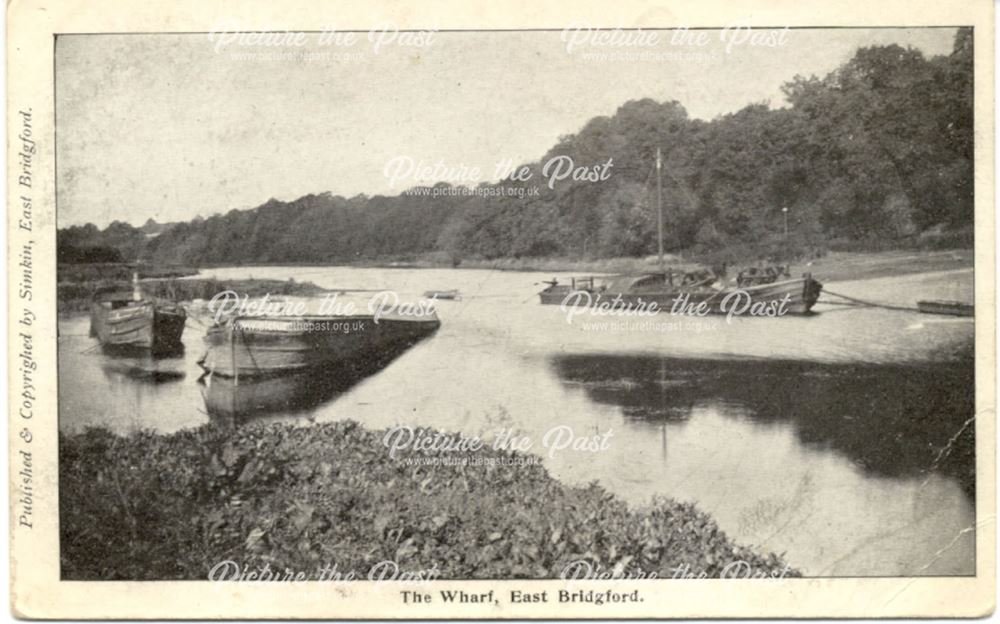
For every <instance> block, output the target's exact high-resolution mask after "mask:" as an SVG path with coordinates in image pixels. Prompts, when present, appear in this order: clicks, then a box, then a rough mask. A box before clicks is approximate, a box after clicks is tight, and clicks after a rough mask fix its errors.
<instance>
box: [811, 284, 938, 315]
mask: <svg viewBox="0 0 1000 624" xmlns="http://www.w3.org/2000/svg"><path fill="white" fill-rule="evenodd" d="M823 294H824V295H831V296H833V297H840V298H841V299H846V300H847V301H850V302H851V303H853V304H855V305H862V306H867V307H870V308H884V309H886V310H899V311H902V312H919V311H920V308H918V307H916V306H901V305H892V304H889V303H878V302H875V301H865V300H864V299H858V298H856V297H848V296H847V295H842V294H840V293H835V292H833V291H830V290H825V289H824V290H823ZM821 303H829V304H833V305H848V304H846V303H843V302H840V301H823V302H821Z"/></svg>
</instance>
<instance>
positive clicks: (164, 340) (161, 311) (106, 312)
mask: <svg viewBox="0 0 1000 624" xmlns="http://www.w3.org/2000/svg"><path fill="white" fill-rule="evenodd" d="M186 321H187V312H186V311H185V310H184V308H182V307H181V306H179V305H174V304H171V303H164V302H159V301H153V300H149V299H144V298H142V296H141V294H140V293H139V291H138V288H136V289H135V290H134V291H133V292H128V291H125V290H123V289H121V288H105V289H101V290H98V291H97V292H96V293H95V294H94V297H93V299H92V300H91V306H90V335H91V336H94V337H96V338H97V339H98V340H99V341H100V343H101V345H102V346H103V347H104V348H106V349H121V350H132V349H139V350H149V351H151V352H152V353H154V354H158V353H171V352H176V351H179V350H181V349H183V343H182V342H181V335H182V334H183V332H184V324H185V322H186Z"/></svg>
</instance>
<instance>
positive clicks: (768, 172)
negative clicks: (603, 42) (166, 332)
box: [59, 29, 974, 265]
mask: <svg viewBox="0 0 1000 624" xmlns="http://www.w3.org/2000/svg"><path fill="white" fill-rule="evenodd" d="M972 59H973V56H972V31H971V29H959V31H958V33H957V35H956V37H955V41H954V46H953V49H952V52H951V53H950V54H947V55H942V56H935V57H931V58H927V57H925V56H924V54H923V53H922V52H920V51H919V50H916V49H913V48H904V47H901V46H898V45H888V46H872V47H865V48H861V49H859V50H857V52H856V53H855V54H854V56H853V57H852V58H851V59H850V60H849V61H847V62H846V63H844V64H843V65H842V66H840V67H838V68H837V69H836V70H835V71H833V72H831V73H829V74H828V75H826V76H825V77H823V78H819V77H815V76H812V77H803V76H795V77H794V78H792V79H791V80H790V81H788V82H787V83H785V84H784V85H783V87H782V92H783V93H784V95H785V98H786V100H787V102H788V105H787V106H786V107H784V108H778V109H772V108H770V107H769V106H768V105H767V103H752V104H750V105H748V106H746V107H745V108H743V109H742V110H740V111H738V112H735V113H732V114H728V115H723V116H720V117H718V118H716V119H713V120H711V121H702V120H697V119H691V118H690V117H688V114H687V112H686V111H685V109H684V107H683V106H682V105H681V104H680V103H679V102H676V101H668V102H657V101H654V100H651V99H641V100H636V101H630V102H627V103H625V104H624V105H623V106H621V107H620V108H619V109H618V110H617V111H616V113H615V114H614V115H612V116H602V117H596V118H594V119H591V120H590V121H589V122H587V124H586V125H584V127H583V128H582V129H580V131H579V132H577V133H575V134H572V135H568V136H564V137H561V138H560V139H559V141H558V142H557V144H556V145H554V146H553V147H552V148H551V150H549V152H548V153H547V154H546V155H545V156H544V157H543V158H542V159H540V160H539V161H538V162H535V163H528V164H527V166H528V167H529V168H530V170H531V171H532V175H531V176H530V178H529V179H528V180H527V181H509V180H508V181H501V182H498V183H496V184H493V185H489V184H484V185H481V186H484V187H489V186H497V185H501V186H506V187H517V186H538V187H540V192H539V193H538V194H537V195H533V194H530V193H527V194H525V195H523V196H522V197H517V196H510V194H507V195H505V196H498V195H490V194H486V193H480V194H453V193H439V194H437V196H434V195H431V194H430V193H426V194H419V193H414V192H409V193H407V192H404V193H401V194H400V195H397V196H382V195H376V196H366V195H358V196H355V197H351V198H345V197H341V196H339V195H333V194H331V193H322V194H314V195H306V196H304V197H300V198H299V199H296V200H294V201H290V202H282V201H278V200H275V199H272V200H270V201H268V202H266V203H265V204H263V205H261V206H258V207H256V208H253V209H250V210H232V211H230V212H228V213H226V214H222V215H215V216H212V217H209V218H207V219H201V218H199V219H196V220H194V221H191V222H187V223H178V224H174V225H172V226H170V227H168V228H166V229H163V228H160V230H162V231H160V232H159V233H158V234H156V235H155V236H150V235H147V234H149V233H150V232H149V231H148V230H149V228H148V227H147V231H146V232H144V231H143V230H141V229H139V228H134V227H132V226H130V225H128V224H125V223H121V222H115V223H112V224H111V225H110V226H109V227H108V228H106V229H105V230H98V228H96V227H95V226H93V225H90V224H88V225H86V226H75V227H71V228H67V229H64V230H61V231H60V232H59V247H60V258H63V257H64V256H65V257H67V258H69V257H80V250H81V249H82V250H84V251H85V250H86V249H88V248H110V249H114V250H117V251H118V252H119V253H120V254H121V257H122V258H123V259H125V260H128V261H131V260H135V259H141V260H143V261H146V262H151V263H166V264H183V265H201V264H241V263H271V262H303V263H339V262H351V261H359V260H360V261H364V260H374V259H404V258H412V257H418V256H419V257H429V258H436V259H439V260H442V261H449V262H452V263H454V264H458V263H460V262H461V261H462V260H464V259H470V258H476V259H493V258H509V257H550V256H563V257H578V258H601V257H618V256H645V255H650V254H654V253H656V250H657V242H658V236H657V201H656V173H655V170H654V163H655V159H656V152H657V150H659V151H660V153H661V154H662V171H661V175H660V177H659V179H660V183H661V185H662V206H663V210H664V214H665V221H666V227H665V228H664V243H665V248H666V249H667V250H668V251H671V252H682V253H688V254H696V255H697V254H701V255H711V254H713V253H719V252H720V251H725V250H730V251H732V250H740V252H742V253H757V254H760V253H764V252H767V253H771V252H773V251H774V250H779V252H780V251H784V252H785V253H798V254H801V253H809V252H810V251H811V250H816V249H824V248H830V247H834V248H836V247H841V248H891V247H904V246H914V245H922V246H948V245H956V246H959V245H968V244H971V239H972V228H973V160H974V156H973V71H972V70H973V67H972ZM563 155H565V156H569V157H570V158H572V160H573V162H575V163H579V164H582V165H587V166H593V165H596V164H600V163H604V162H606V161H607V160H608V159H609V158H611V159H613V162H614V167H613V169H612V175H611V176H610V177H609V179H607V180H603V181H601V182H599V183H594V182H590V181H586V180H580V181H573V180H564V181H561V182H560V183H559V184H556V185H554V187H553V188H549V187H548V186H547V185H545V184H544V183H543V182H541V181H540V180H542V179H543V176H542V175H541V168H542V166H543V164H544V163H545V162H548V161H549V160H550V159H551V158H553V157H556V156H563ZM438 186H439V187H441V186H444V187H447V186H448V185H447V184H445V183H440V184H439V185H438ZM786 222H787V225H786ZM148 225H149V224H147V226H148ZM786 227H787V232H786ZM83 255H84V256H85V255H86V253H84V254H83Z"/></svg>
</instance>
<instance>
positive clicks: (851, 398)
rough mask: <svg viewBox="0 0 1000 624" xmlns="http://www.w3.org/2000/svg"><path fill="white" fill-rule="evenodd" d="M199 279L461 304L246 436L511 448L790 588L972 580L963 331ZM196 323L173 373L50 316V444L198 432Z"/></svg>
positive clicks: (489, 295)
mask: <svg viewBox="0 0 1000 624" xmlns="http://www.w3.org/2000/svg"><path fill="white" fill-rule="evenodd" d="M203 275H205V276H211V275H215V276H217V277H220V278H247V277H254V278H271V279H288V278H294V279H296V280H299V281H311V282H313V283H315V284H317V285H319V286H322V287H326V288H331V289H344V290H351V289H369V290H381V289H388V290H394V291H396V292H398V293H400V294H401V295H402V296H409V297H418V296H419V295H420V294H421V293H423V292H424V291H425V290H429V289H453V288H457V289H459V290H460V291H461V292H462V295H463V297H462V300H461V301H441V302H438V303H437V309H438V314H439V316H440V319H441V323H442V325H441V328H440V329H439V330H438V331H437V332H436V333H435V334H434V335H432V336H430V337H429V338H427V339H425V340H423V341H421V342H420V343H418V344H417V345H415V346H414V347H413V348H411V349H409V350H408V351H406V352H405V353H402V354H401V355H400V356H399V357H397V358H396V359H394V360H393V361H391V362H390V363H389V364H388V365H387V366H385V367H384V368H383V369H381V370H378V371H376V372H374V373H373V374H370V375H368V376H365V377H361V378H358V379H350V380H339V381H338V380H334V381H336V382H337V383H334V384H332V385H330V386H329V387H324V389H322V390H321V391H319V392H314V393H309V392H306V393H305V395H310V394H314V395H315V396H303V393H302V392H295V388H294V383H293V385H292V387H291V389H289V388H285V389H279V390H278V394H279V395H280V394H281V392H284V393H285V394H284V395H283V396H284V398H282V399H281V400H279V401H278V402H277V403H276V404H273V405H270V406H269V408H268V409H267V410H264V411H263V412H262V413H260V414H258V415H257V416H256V418H258V419H280V420H295V421H297V422H301V423H303V424H304V425H308V423H310V422H323V421H332V420H341V419H354V420H357V421H359V422H360V423H362V424H363V425H364V426H367V427H371V428H388V427H393V426H396V425H410V426H416V425H424V426H431V427H435V428H438V429H444V430H448V431H454V432H463V433H465V434H468V435H477V436H481V437H484V438H489V437H490V436H491V435H495V434H496V432H498V431H500V430H506V431H508V432H515V433H516V434H517V435H518V436H521V437H522V438H524V439H528V440H530V441H531V448H530V450H529V452H533V453H537V454H539V455H541V456H542V457H543V461H544V463H545V464H546V466H547V468H548V470H549V471H550V473H551V474H552V475H553V476H554V477H556V478H558V479H560V480H562V481H564V482H566V483H569V484H574V485H583V484H586V483H588V482H591V481H597V482H598V483H600V484H601V485H602V486H603V487H605V488H606V489H608V490H609V491H611V492H613V493H615V494H616V495H618V496H620V497H622V498H624V499H625V500H626V501H628V502H629V503H630V504H631V505H636V506H640V505H643V504H645V503H647V502H648V501H649V500H650V499H651V498H652V497H654V496H658V495H659V496H667V497H672V498H675V499H678V500H682V501H691V502H694V503H695V504H697V506H698V507H699V508H701V509H702V510H704V511H706V512H708V513H709V514H711V515H712V516H713V517H714V518H715V519H716V521H717V522H718V523H719V525H720V527H721V528H722V530H723V531H725V532H726V533H727V534H728V535H729V536H730V537H732V538H734V539H735V540H737V541H738V542H741V543H743V544H746V545H751V546H754V547H756V548H758V549H761V550H764V551H773V552H776V553H779V554H783V555H784V557H785V558H786V560H787V561H788V562H789V563H790V564H791V565H792V566H794V567H797V568H799V569H800V570H802V571H803V572H804V573H805V574H806V575H807V576H901V575H939V576H943V575H969V574H974V573H975V560H974V551H975V533H974V532H973V531H969V530H967V529H969V528H970V527H973V526H974V523H975V506H974V498H973V492H974V490H975V483H974V459H973V457H972V449H971V444H969V443H968V440H969V439H971V431H972V428H973V426H974V422H973V421H972V420H971V418H972V416H973V411H974V401H973V393H974V381H973V380H974V370H973V345H974V336H973V334H974V331H973V330H974V323H973V321H972V319H963V318H952V317H935V316H928V315H921V314H917V313H913V312H904V311H895V310H886V309H872V308H846V307H840V306H832V305H824V304H819V305H817V307H816V312H817V314H815V315H812V316H809V317H785V318H781V319H767V318H735V319H732V322H728V321H727V319H726V318H725V317H712V316H709V317H704V318H677V317H671V316H670V315H667V314H661V315H659V316H658V317H653V318H648V317H642V318H634V317H633V318H624V319H623V318H609V317H591V316H589V315H579V316H576V317H574V318H572V319H568V318H567V315H566V314H564V312H563V311H561V310H560V309H559V307H558V306H542V305H539V303H538V299H537V297H536V296H535V295H536V293H537V291H539V290H540V289H541V288H542V287H543V286H542V285H541V282H542V281H543V280H548V279H552V278H553V277H557V278H559V279H560V281H562V280H566V279H568V277H569V276H568V274H559V273H556V274H553V273H544V274H543V273H532V272H503V271H488V270H451V269H364V268H346V267H239V268H227V269H212V270H207V271H204V272H203ZM818 277H819V278H820V279H822V277H821V276H818ZM972 283H973V279H972V271H971V269H970V270H959V271H948V272H939V273H924V274H916V275H909V276H903V277H893V278H879V279H870V280H863V281H854V282H839V283H832V284H827V285H826V286H827V287H828V288H829V289H830V290H833V291H836V292H838V293H843V294H847V295H850V296H853V297H860V298H864V299H875V300H878V301H882V302H886V303H894V304H899V305H907V306H912V305H913V304H914V302H915V301H916V300H917V299H934V298H940V299H955V300H963V301H972V300H973V296H972ZM204 320H205V319H198V318H197V317H194V318H192V319H190V320H189V325H188V327H187V328H186V330H185V333H184V342H185V345H186V352H185V354H184V355H183V356H181V357H177V358H172V359H162V360H156V361H149V360H143V359H132V358H121V357H110V356H107V355H105V354H103V353H102V352H101V351H100V349H98V348H96V343H95V340H94V339H93V338H90V337H89V336H88V335H87V329H88V320H87V318H86V317H83V316H77V317H69V318H64V319H62V320H61V321H60V338H59V383H60V387H59V423H60V429H61V430H62V431H64V432H76V431H80V430H83V429H85V428H86V427H88V426H103V427H107V428H110V429H112V430H114V431H117V432H120V433H123V434H128V433H130V432H133V431H137V430H140V429H151V430H155V431H160V432H171V431H176V430H178V429H181V428H184V427H196V426H199V425H202V424H204V423H206V422H208V421H209V419H210V416H209V415H208V410H207V408H206V398H207V390H206V387H205V385H204V384H202V383H198V382H197V380H198V378H199V376H200V375H201V370H200V369H199V367H198V365H197V359H198V357H199V356H200V355H201V353H202V348H201V335H202V334H203V329H202V328H201V326H200V325H199V324H198V323H199V322H203V321H204ZM315 385H316V384H314V383H313V384H309V383H308V382H307V387H315ZM230 390H231V388H230ZM213 391H218V392H225V391H226V389H225V387H223V386H219V387H217V388H215V389H214V390H213ZM244 391H246V390H244ZM213 413H214V412H213ZM553 429H558V431H556V432H553ZM567 431H569V432H572V435H573V436H574V439H577V438H579V439H581V440H584V439H589V440H597V439H602V438H603V439H605V440H606V444H605V445H604V447H605V448H603V449H598V450H591V449H578V450H573V449H572V448H566V449H559V448H556V447H557V446H558V443H556V442H554V441H555V440H557V439H558V438H559V436H561V435H562V433H561V432H567ZM547 436H548V437H547ZM512 469H516V468H512Z"/></svg>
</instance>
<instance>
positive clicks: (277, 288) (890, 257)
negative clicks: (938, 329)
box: [58, 249, 975, 314]
mask: <svg viewBox="0 0 1000 624" xmlns="http://www.w3.org/2000/svg"><path fill="white" fill-rule="evenodd" d="M974 258H975V256H974V253H973V251H972V250H971V249H951V250H939V251H938V250H936V251H888V252H875V253H857V252H831V253H828V254H826V255H824V256H822V257H820V258H816V259H813V260H810V261H800V262H794V263H791V264H789V265H788V268H789V273H790V274H791V275H792V276H799V275H802V274H805V273H810V274H811V275H812V276H813V277H814V278H816V279H817V280H819V281H821V282H824V283H830V282H842V281H852V280H863V279H875V278H885V277H895V276H901V275H912V274H916V273H930V272H939V271H955V270H968V269H972V268H973V266H974ZM85 266H86V265H85ZM238 266H240V265H237V267H238ZM243 266H247V267H251V266H252V267H263V266H271V267H282V266H285V267H298V266H329V267H331V268H332V267H345V266H346V267H352V268H380V269H451V268H455V269H478V270H493V271H510V272H533V273H538V272H552V273H567V272H572V273H578V274H580V275H602V274H605V275H607V274H638V273H649V272H656V271H658V270H660V269H659V266H660V265H659V262H658V260H657V258H656V257H655V256H653V257H646V258H606V259H601V260H578V259H569V258H514V259H500V260H490V261H487V260H483V261H468V262H463V263H462V264H461V265H459V266H457V267H452V266H451V265H447V266H446V265H444V264H441V263H435V262H432V261H429V260H419V261H405V262H404V261H393V262H368V263H361V262H358V263H351V264H331V265H315V264H313V265H295V264H254V265H243ZM664 266H665V267H668V268H672V269H674V270H682V271H683V270H690V269H694V268H696V267H699V266H703V265H698V264H696V263H693V262H690V261H685V260H684V259H682V258H678V257H676V256H667V257H665V258H664ZM743 266H751V264H750V263H748V264H746V265H740V266H730V267H729V271H730V274H732V273H734V272H735V271H737V270H739V269H740V268H742V267H743ZM232 267H233V265H227V266H225V267H222V266H218V267H211V266H209V267H202V268H201V269H200V273H197V271H198V270H196V269H189V270H187V272H186V273H184V274H182V275H178V276H177V277H154V278H149V279H143V280H142V288H143V290H144V291H145V292H146V294H147V295H149V296H152V297H154V298H157V297H158V298H165V299H170V300H173V301H178V302H183V301H191V300H193V299H199V298H201V299H209V298H211V297H212V296H213V295H214V294H216V293H217V292H221V291H223V290H227V289H228V290H236V291H238V292H241V293H245V294H247V295H248V296H251V297H255V296H263V295H264V294H268V293H269V294H271V295H295V296H302V297H309V296H318V295H321V294H323V293H325V292H328V289H324V288H321V287H319V286H317V285H315V284H313V283H310V282H297V281H295V279H294V278H289V279H287V280H279V279H255V278H249V279H215V278H213V277H212V271H213V269H218V268H232ZM112 268H114V267H112ZM154 270H155V269H154ZM61 271H62V269H61ZM95 271H96V272H95ZM119 273H120V272H119ZM192 273H194V275H192ZM67 275H68V276H71V277H77V276H79V278H81V281H64V280H61V281H60V283H59V289H58V294H59V297H58V299H59V311H60V313H63V314H65V313H75V312H82V311H85V310H87V309H88V308H89V306H90V298H91V296H92V295H93V294H94V292H96V290H97V289H98V288H101V287H105V286H109V285H118V286H121V287H123V288H124V287H129V288H130V287H131V286H130V284H129V283H128V281H127V280H125V279H124V278H122V276H121V275H119V274H118V273H114V272H113V271H112V270H111V269H109V268H105V267H99V266H97V265H89V269H88V270H86V271H81V270H80V268H77V267H74V268H72V269H71V270H68V271H67ZM101 275H106V277H103V278H102V277H100V276H101ZM730 276H731V275H730ZM60 277H63V275H62V274H60Z"/></svg>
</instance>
